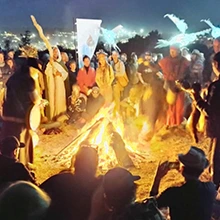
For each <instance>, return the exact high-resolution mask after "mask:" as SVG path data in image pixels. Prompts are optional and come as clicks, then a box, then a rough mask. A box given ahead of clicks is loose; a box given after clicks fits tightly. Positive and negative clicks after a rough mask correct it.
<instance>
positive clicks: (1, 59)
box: [0, 52, 11, 83]
mask: <svg viewBox="0 0 220 220" xmlns="http://www.w3.org/2000/svg"><path fill="white" fill-rule="evenodd" d="M10 75H11V71H10V67H9V66H8V64H7V63H5V56H4V53H3V52H0V80H1V81H2V82H3V83H6V82H7V80H8V78H9V76H10Z"/></svg>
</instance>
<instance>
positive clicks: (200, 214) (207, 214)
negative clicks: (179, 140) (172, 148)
mask: <svg viewBox="0 0 220 220" xmlns="http://www.w3.org/2000/svg"><path fill="white" fill-rule="evenodd" d="M178 159H179V161H180V162H181V164H182V165H183V167H182V168H181V171H182V175H183V177H184V178H185V183H184V184H183V185H182V186H180V187H170V188H168V189H166V190H165V191H164V192H162V193H161V195H159V196H158V197H157V203H158V207H159V208H164V207H169V209H170V216H171V220H186V219H187V220H195V219H198V220H210V219H211V214H212V208H213V204H214V201H215V197H216V194H217V192H216V190H215V185H214V184H213V183H212V182H201V181H200V180H199V177H200V175H201V174H202V173H203V171H204V170H205V169H206V168H207V167H208V165H209V161H208V160H207V159H206V156H205V153H204V151H203V150H201V149H199V148H197V147H191V148H190V150H189V151H188V152H187V153H186V154H179V156H178ZM179 168H180V167H179ZM170 169H173V168H172V167H171V166H170V163H169V162H168V161H166V162H164V163H162V164H161V165H160V166H159V167H158V169H157V173H156V176H155V179H154V183H153V186H152V189H151V193H150V194H151V196H156V195H157V194H158V190H159V186H160V182H161V179H162V178H163V177H164V176H165V175H166V174H167V173H168V171H169V170H170Z"/></svg>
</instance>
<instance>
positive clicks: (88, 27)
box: [76, 19, 102, 68]
mask: <svg viewBox="0 0 220 220" xmlns="http://www.w3.org/2000/svg"><path fill="white" fill-rule="evenodd" d="M101 23H102V20H95V19H76V25H77V41H78V59H79V68H81V67H82V66H83V61H82V59H83V56H85V55H87V56H88V57H90V59H91V58H92V56H93V54H94V52H95V48H96V46H97V43H98V39H99V36H100V29H101Z"/></svg>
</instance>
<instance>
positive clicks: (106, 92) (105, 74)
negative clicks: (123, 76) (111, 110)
mask: <svg viewBox="0 0 220 220" xmlns="http://www.w3.org/2000/svg"><path fill="white" fill-rule="evenodd" d="M97 57H98V62H99V66H98V68H97V70H96V84H97V85H98V87H99V92H100V94H101V95H102V96H103V97H104V99H105V102H106V104H110V103H111V102H112V99H113V90H112V83H113V81H114V79H115V77H114V72H113V69H112V67H111V65H109V64H108V62H107V54H106V53H105V52H104V51H99V52H98V53H97Z"/></svg>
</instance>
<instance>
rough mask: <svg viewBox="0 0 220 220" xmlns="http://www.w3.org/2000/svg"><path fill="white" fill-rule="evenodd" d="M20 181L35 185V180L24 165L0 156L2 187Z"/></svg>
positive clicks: (0, 181)
mask: <svg viewBox="0 0 220 220" xmlns="http://www.w3.org/2000/svg"><path fill="white" fill-rule="evenodd" d="M18 180H25V181H30V182H33V183H35V180H34V178H33V177H32V175H31V174H30V173H29V171H28V170H27V169H26V168H25V166H24V165H23V164H22V163H19V162H18V161H16V160H15V159H12V158H9V157H5V156H3V155H0V185H2V184H5V183H7V182H15V181H18Z"/></svg>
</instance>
